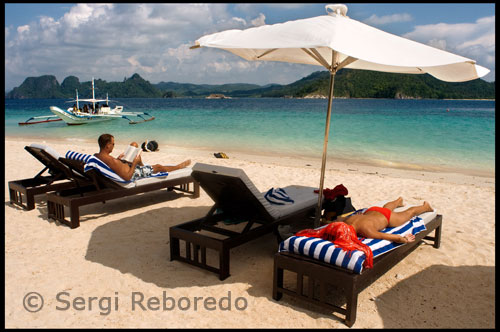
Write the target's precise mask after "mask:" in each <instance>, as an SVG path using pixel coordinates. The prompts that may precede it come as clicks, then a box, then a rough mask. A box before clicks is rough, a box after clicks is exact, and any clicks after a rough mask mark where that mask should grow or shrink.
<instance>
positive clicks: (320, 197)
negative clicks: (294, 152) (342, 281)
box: [314, 70, 337, 228]
mask: <svg viewBox="0 0 500 332" xmlns="http://www.w3.org/2000/svg"><path fill="white" fill-rule="evenodd" d="M336 72H337V71H336V70H333V71H332V70H330V95H329V96H328V111H327V113H326V125H325V139H324V141H323V159H322V160H321V176H320V181H319V193H318V205H317V206H316V216H315V218H314V228H316V227H319V221H320V218H321V210H322V209H321V206H322V202H323V195H322V193H323V185H324V180H325V168H326V149H327V147H328V134H329V133H330V119H331V114H332V101H333V83H334V81H335V73H336Z"/></svg>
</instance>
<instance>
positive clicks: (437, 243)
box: [434, 225, 443, 249]
mask: <svg viewBox="0 0 500 332" xmlns="http://www.w3.org/2000/svg"><path fill="white" fill-rule="evenodd" d="M441 227H443V226H442V225H440V226H439V227H437V228H436V230H435V231H434V248H436V249H439V247H440V246H441Z"/></svg>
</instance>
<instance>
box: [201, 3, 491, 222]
mask: <svg viewBox="0 0 500 332" xmlns="http://www.w3.org/2000/svg"><path fill="white" fill-rule="evenodd" d="M326 11H327V15H323V16H317V17H313V18H308V19H301V20H295V21H288V22H285V23H278V24H273V25H263V26H259V27H255V28H249V29H246V30H227V31H223V32H218V33H214V34H210V35H206V36H203V37H201V38H200V39H198V40H196V41H195V45H194V46H192V47H191V48H198V47H212V48H220V49H224V50H226V51H229V52H231V53H234V54H236V55H238V56H240V57H242V58H244V59H246V60H249V61H283V62H292V63H302V64H311V65H320V66H323V67H325V68H326V69H328V70H329V71H330V96H329V104H328V111H327V119H326V128H325V139H324V145H323V159H322V167H321V177H320V187H319V189H320V192H321V191H322V190H323V181H324V172H325V163H326V147H327V144H328V134H329V126H330V116H331V102H332V98H333V83H334V75H335V73H336V72H337V71H338V70H340V69H342V68H350V69H364V70H374V71H383V72H391V73H404V74H425V73H428V74H430V75H432V76H434V77H436V78H437V79H439V80H442V81H447V82H464V81H469V80H473V79H477V78H479V77H482V76H484V75H486V74H488V72H489V70H488V69H486V68H484V67H481V66H479V65H476V62H475V61H474V60H471V59H468V58H465V57H462V56H459V55H456V54H452V53H449V52H446V51H442V50H439V49H436V48H434V47H431V46H427V45H424V44H421V43H418V42H414V41H412V40H409V39H406V38H402V37H399V36H396V35H393V34H390V33H387V32H385V31H382V30H379V29H376V28H373V27H371V26H369V25H366V24H364V23H361V22H359V21H356V20H353V19H350V18H349V17H348V16H346V14H347V6H345V5H327V6H326ZM318 196H319V198H318V210H317V213H316V222H315V226H317V225H318V224H319V213H320V211H321V201H322V195H318Z"/></svg>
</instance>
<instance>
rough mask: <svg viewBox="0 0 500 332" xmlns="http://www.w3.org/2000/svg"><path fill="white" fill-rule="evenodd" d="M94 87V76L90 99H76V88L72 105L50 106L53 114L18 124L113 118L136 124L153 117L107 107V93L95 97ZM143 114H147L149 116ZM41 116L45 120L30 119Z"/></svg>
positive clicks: (74, 123) (93, 121) (68, 122)
mask: <svg viewBox="0 0 500 332" xmlns="http://www.w3.org/2000/svg"><path fill="white" fill-rule="evenodd" d="M94 89H95V87H94V78H92V99H78V90H76V99H75V100H72V101H69V102H76V104H75V105H73V107H70V108H68V109H66V110H63V109H61V108H59V107H57V106H50V111H51V112H52V113H54V115H52V116H50V115H49V116H38V117H32V118H30V119H28V120H27V121H26V122H20V123H19V125H30V124H36V123H45V122H53V121H61V120H63V121H64V122H66V123H67V124H68V125H81V124H86V123H95V122H102V121H109V120H115V119H126V120H128V121H129V124H137V123H141V122H146V121H151V120H154V119H155V117H154V116H151V115H150V114H148V113H145V112H123V106H116V107H114V108H113V109H111V107H109V100H108V95H107V94H106V99H95V92H94ZM80 102H87V103H89V104H88V105H87V104H85V105H84V107H83V108H80ZM99 103H104V105H99ZM132 116H135V117H138V118H140V119H141V121H132V120H131V119H130V118H129V117H132ZM143 116H147V117H149V118H146V117H143ZM42 118H43V119H45V120H43V121H31V120H35V119H42ZM53 118H57V119H53ZM30 121H31V122H30Z"/></svg>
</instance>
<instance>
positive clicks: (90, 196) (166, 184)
mask: <svg viewBox="0 0 500 332" xmlns="http://www.w3.org/2000/svg"><path fill="white" fill-rule="evenodd" d="M59 160H60V161H61V162H62V163H63V164H65V165H67V166H68V167H70V168H71V169H75V170H76V171H78V172H82V173H83V174H84V175H85V176H86V177H87V179H88V180H89V182H90V183H91V185H88V186H85V187H79V188H71V189H66V190H61V191H57V192H53V193H49V194H48V195H47V203H48V217H49V218H52V219H54V220H58V221H60V222H61V223H64V224H66V225H68V226H70V227H71V228H77V227H79V226H80V210H79V209H80V206H84V205H89V204H93V203H97V202H103V203H104V202H105V201H108V200H112V199H116V198H121V197H126V196H132V195H136V194H140V193H146V192H150V191H155V190H160V189H164V188H167V189H168V190H174V189H175V190H177V191H181V192H186V193H189V194H191V195H192V198H197V197H199V195H200V194H199V184H198V182H197V181H195V180H194V179H193V177H192V176H191V169H190V168H185V169H180V170H177V171H173V172H169V174H168V176H167V177H166V178H144V179H139V180H136V181H135V182H132V183H128V184H126V185H123V184H119V183H117V182H115V181H113V180H111V179H109V178H107V177H106V176H104V175H103V174H101V172H99V171H97V170H95V169H93V170H88V171H84V169H83V163H80V162H78V161H75V160H71V159H67V158H59ZM191 184H192V185H193V188H192V190H191V189H190V186H191ZM65 207H66V208H68V209H69V216H70V219H69V220H68V219H66V218H65V214H64V208H65Z"/></svg>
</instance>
